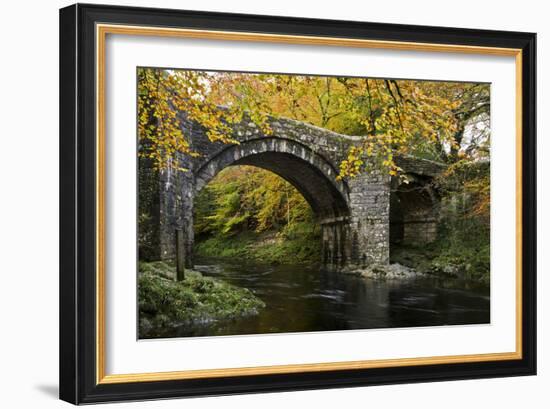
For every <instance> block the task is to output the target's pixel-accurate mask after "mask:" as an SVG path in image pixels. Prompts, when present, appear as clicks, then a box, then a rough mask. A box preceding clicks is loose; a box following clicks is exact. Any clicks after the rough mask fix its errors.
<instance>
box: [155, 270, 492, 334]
mask: <svg viewBox="0 0 550 409" xmlns="http://www.w3.org/2000/svg"><path fill="white" fill-rule="evenodd" d="M195 270H198V271H201V272H202V273H203V274H204V275H206V276H211V277H216V278H219V279H221V280H224V281H226V282H229V283H231V284H234V285H236V286H239V287H245V288H248V289H249V290H251V291H252V292H253V293H254V294H255V295H256V296H258V297H259V298H260V299H262V301H264V302H265V304H266V307H265V308H264V309H262V310H261V311H260V313H259V314H258V315H256V316H252V317H243V318H238V319H235V320H231V321H224V322H214V323H207V324H201V325H196V326H193V327H190V326H189V325H187V326H181V327H177V328H170V329H167V331H166V332H163V333H162V334H157V336H162V337H182V336H213V335H237V334H259V333H277V332H309V331H330V330H346V329H367V328H391V327H418V326H434V325H455V324H484V323H485V324H486V323H489V321H490V316H489V304H490V303H489V289H488V288H479V287H477V288H476V286H474V285H472V284H471V283H470V284H469V283H465V282H460V281H457V280H452V279H451V280H445V281H443V280H435V279H417V280H408V281H402V280H388V281H374V280H368V279H364V278H360V277H355V276H350V275H345V274H338V273H329V272H322V271H320V269H317V268H312V267H304V266H298V265H279V266H274V265H262V264H257V263H254V264H252V263H246V262H241V263H236V262H228V261H220V260H199V261H198V263H196V265H195Z"/></svg>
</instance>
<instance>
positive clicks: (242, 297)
mask: <svg viewBox="0 0 550 409" xmlns="http://www.w3.org/2000/svg"><path fill="white" fill-rule="evenodd" d="M174 277H175V268H174V267H173V266H171V265H169V264H167V263H164V262H161V261H158V262H150V263H144V262H140V264H139V278H138V293H139V295H138V297H139V298H138V300H139V327H140V336H146V335H147V332H149V331H151V330H155V329H158V328H165V327H168V326H176V325H182V324H192V323H199V322H210V321H218V320H226V319H234V318H237V317H241V316H248V315H254V314H257V313H258V311H259V310H260V309H261V308H263V307H265V304H264V303H263V301H262V300H260V299H259V298H258V297H256V296H255V295H254V294H252V292H251V291H250V290H248V289H246V288H239V287H236V286H233V285H230V284H228V283H225V282H224V281H221V280H217V279H214V278H211V277H205V276H203V275H202V274H201V273H199V272H198V271H194V270H186V271H185V280H183V281H179V282H177V281H174Z"/></svg>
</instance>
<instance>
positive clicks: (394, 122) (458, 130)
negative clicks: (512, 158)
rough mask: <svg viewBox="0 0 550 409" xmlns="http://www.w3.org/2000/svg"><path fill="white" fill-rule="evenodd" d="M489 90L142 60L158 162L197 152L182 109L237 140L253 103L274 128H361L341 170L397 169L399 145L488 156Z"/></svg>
mask: <svg viewBox="0 0 550 409" xmlns="http://www.w3.org/2000/svg"><path fill="white" fill-rule="evenodd" d="M489 100H490V88H489V84H479V83H457V82H438V81H419V80H392V79H376V78H351V77H322V76H305V75H282V74H250V73H230V72H206V71H185V70H172V71H168V70H155V69H140V70H139V71H138V111H139V112H138V113H139V121H138V129H139V135H140V142H141V144H140V147H141V149H140V154H141V155H144V156H146V157H150V158H152V159H153V160H154V161H155V163H156V165H157V166H158V167H160V168H162V167H165V166H167V164H170V166H175V167H177V164H174V162H173V161H174V153H175V152H182V153H184V154H190V155H193V154H194V153H193V152H192V150H191V149H190V144H189V141H188V140H187V139H186V135H184V134H183V132H182V131H181V128H180V126H179V119H178V111H182V112H185V114H186V115H188V116H189V118H190V119H192V120H195V121H197V122H198V123H199V124H201V125H203V126H205V127H206V128H207V129H208V137H209V139H210V140H211V141H221V142H224V143H238V142H237V141H236V140H235V139H234V138H233V137H232V133H231V124H234V123H236V122H238V121H240V120H242V117H243V115H244V113H245V112H246V113H247V115H249V116H250V118H251V119H252V120H253V121H254V122H255V123H256V124H257V125H258V126H259V127H260V128H261V129H262V131H263V132H264V134H266V135H270V134H271V133H272V131H271V129H270V126H269V117H270V116H273V117H278V116H285V117H289V118H292V119H296V120H300V121H305V122H309V123H311V124H313V125H317V126H320V127H323V128H327V129H331V130H333V131H336V132H339V133H342V134H347V135H361V137H362V143H361V144H360V145H358V146H356V147H353V148H352V149H351V150H350V151H349V152H348V157H347V159H346V160H344V161H342V163H341V165H340V177H353V176H356V175H357V174H359V173H361V172H363V171H365V170H368V169H369V166H375V167H377V168H379V169H383V170H385V171H387V172H388V173H390V174H391V175H398V174H399V172H400V170H401V169H399V167H398V166H397V165H396V163H395V155H396V154H414V155H418V156H422V157H426V158H429V159H434V160H439V161H445V162H449V163H453V162H456V161H458V160H461V159H470V160H474V159H477V158H482V157H487V155H488V140H489V126H488V121H489V108H490V102H489ZM220 106H223V109H221V108H220Z"/></svg>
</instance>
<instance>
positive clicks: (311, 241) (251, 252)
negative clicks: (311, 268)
mask: <svg viewBox="0 0 550 409" xmlns="http://www.w3.org/2000/svg"><path fill="white" fill-rule="evenodd" d="M308 227H309V226H308ZM313 229H314V227H311V230H306V229H304V230H305V231H304V232H297V233H295V234H293V235H285V234H279V233H277V232H273V231H267V232H262V233H256V232H244V233H240V234H235V235H232V236H229V237H226V236H212V237H209V238H207V239H205V240H202V241H199V242H198V243H196V244H195V253H196V255H197V256H198V257H213V258H232V259H235V258H236V259H245V260H249V261H258V262H262V263H269V264H284V263H318V260H319V254H320V253H321V248H320V238H319V237H317V235H316V233H315V232H314V231H313Z"/></svg>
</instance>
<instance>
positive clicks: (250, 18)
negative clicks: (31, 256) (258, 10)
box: [59, 4, 536, 404]
mask: <svg viewBox="0 0 550 409" xmlns="http://www.w3.org/2000/svg"><path fill="white" fill-rule="evenodd" d="M96 23H112V24H131V25H144V26H160V27H185V28H196V29H209V30H221V31H223V30H226V31H243V32H259V33H273V34H288V35H312V36H318V37H323V36H326V37H341V38H355V39H370V40H389V41H392V40H393V41H406V42H423V43H437V44H460V45H471V46H489V47H503V48H518V49H521V50H522V51H523V59H522V61H523V67H522V73H523V90H522V101H523V102H522V103H523V124H522V126H523V129H522V130H523V141H522V142H523V157H522V163H523V171H522V175H523V198H522V200H523V215H522V221H523V243H522V250H523V265H522V268H523V294H522V302H523V305H522V307H523V309H522V311H523V329H522V331H523V358H522V359H521V360H513V361H493V362H476V363H457V364H440V365H426V366H407V367H395V368H373V369H355V370H338V371H325V372H309V373H308V372H304V373H294V374H277V375H254V376H237V377H225V378H224V377H219V378H209V379H197V380H178V381H157V382H137V383H121V384H96V276H95V274H96V247H95V240H96V229H95V223H96V205H95V203H96V191H95V181H96V180H95V177H96V121H95V118H96V117H95V114H96V108H95V106H96V105H95V102H96V95H95V85H96V79H95V24H96ZM535 78H536V34H534V33H523V32H506V31H488V30H472V29H458V28H442V27H425V26H411V25H395V24H381V23H364V22H352V21H334V20H320V19H304V18H291V17H274V16H258V15H244V14H227V13H212V12H201V11H181V10H167V9H149V8H135V7H116V6H101V5H88V4H76V5H72V6H69V7H66V8H63V9H61V10H60V254H59V257H60V315H59V320H60V333H59V336H60V363H59V365H60V379H59V383H60V387H59V396H60V398H61V399H62V400H65V401H67V402H70V403H74V404H82V403H94V402H105V401H123V400H146V399H159V398H172V397H189V396H201V395H225V394H238V393H254V392H256V393H257V392H274V391H292V390H308V389H321V388H337V387H351V386H367V385H381V384H396V383H412V382H427V381H443V380H457V379H473V378H489V377H503V376H518V375H534V374H536V153H535V148H536V146H535V133H536V129H535V127H536V90H535Z"/></svg>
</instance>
